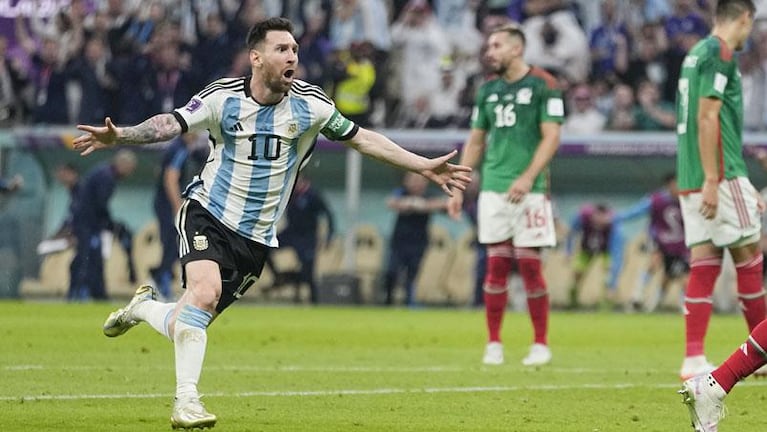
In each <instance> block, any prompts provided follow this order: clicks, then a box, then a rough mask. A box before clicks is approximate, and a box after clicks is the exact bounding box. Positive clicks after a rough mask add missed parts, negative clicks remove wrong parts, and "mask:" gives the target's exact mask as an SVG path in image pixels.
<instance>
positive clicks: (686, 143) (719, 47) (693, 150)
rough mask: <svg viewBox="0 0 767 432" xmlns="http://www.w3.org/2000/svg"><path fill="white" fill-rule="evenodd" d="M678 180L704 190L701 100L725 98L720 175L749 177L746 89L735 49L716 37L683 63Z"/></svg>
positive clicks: (721, 114)
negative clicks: (745, 146) (745, 157)
mask: <svg viewBox="0 0 767 432" xmlns="http://www.w3.org/2000/svg"><path fill="white" fill-rule="evenodd" d="M676 96H677V97H676V118H677V126H676V135H677V159H676V169H677V181H678V182H679V189H680V190H682V191H694V190H700V188H701V187H703V180H704V178H705V176H704V173H703V166H702V165H701V162H700V149H699V147H698V134H699V132H698V120H697V117H698V106H699V101H700V99H701V98H716V99H719V100H721V101H722V109H721V110H720V111H719V137H718V141H719V149H718V152H717V153H718V154H717V160H718V166H719V179H720V180H721V179H731V178H734V177H745V176H747V175H748V173H747V170H746V162H745V160H743V137H742V130H743V89H742V88H741V83H740V71H739V70H738V64H737V61H736V59H735V58H734V56H733V53H732V51H731V50H730V49H729V48H728V47H727V45H726V44H725V43H724V41H722V40H721V39H719V38H718V37H716V36H709V37H707V38H705V39H703V40H701V41H700V42H698V43H697V44H695V46H694V47H692V49H691V50H690V52H689V53H688V54H687V56H686V57H685V59H684V62H683V63H682V71H681V73H680V76H679V87H678V89H677V95H676Z"/></svg>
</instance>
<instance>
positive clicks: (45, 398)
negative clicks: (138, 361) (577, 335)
mask: <svg viewBox="0 0 767 432" xmlns="http://www.w3.org/2000/svg"><path fill="white" fill-rule="evenodd" d="M635 387H642V388H659V389H660V388H672V387H679V386H678V385H676V386H672V385H668V384H664V385H650V386H648V385H638V384H630V383H625V384H610V385H607V384H582V385H531V386H494V387H441V388H440V387H433V388H414V389H404V388H377V389H360V390H354V389H340V390H288V391H254V392H239V393H223V392H221V393H205V397H275V396H282V397H295V396H339V395H342V396H355V395H356V396H359V395H363V396H364V395H391V394H403V393H412V394H419V393H488V392H516V391H521V390H525V391H529V390H541V391H556V390H576V389H580V390H587V389H595V390H615V389H626V388H635ZM172 397H173V395H172V394H170V393H168V394H160V393H144V394H141V393H126V394H68V395H38V396H31V395H27V396H0V401H21V400H23V401H67V400H83V399H157V398H172Z"/></svg>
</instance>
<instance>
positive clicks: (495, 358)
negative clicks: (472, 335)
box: [482, 342, 503, 365]
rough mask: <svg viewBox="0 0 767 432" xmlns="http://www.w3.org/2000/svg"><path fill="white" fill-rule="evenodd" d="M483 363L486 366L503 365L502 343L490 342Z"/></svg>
mask: <svg viewBox="0 0 767 432" xmlns="http://www.w3.org/2000/svg"><path fill="white" fill-rule="evenodd" d="M482 363H484V364H486V365H499V364H503V345H502V344H501V343H500V342H489V343H488V344H487V346H486V347H485V355H484V356H483V357H482Z"/></svg>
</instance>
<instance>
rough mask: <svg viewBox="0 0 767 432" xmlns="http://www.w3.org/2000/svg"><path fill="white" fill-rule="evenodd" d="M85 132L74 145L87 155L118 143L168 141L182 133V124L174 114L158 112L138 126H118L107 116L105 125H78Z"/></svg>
mask: <svg viewBox="0 0 767 432" xmlns="http://www.w3.org/2000/svg"><path fill="white" fill-rule="evenodd" d="M77 129H80V130H81V131H83V132H85V133H84V134H83V135H80V136H79V137H77V138H75V140H74V141H73V142H72V146H73V147H74V149H75V150H79V151H80V154H81V155H83V156H85V155H87V154H90V153H92V152H93V151H95V150H99V149H102V148H106V147H110V146H113V145H117V144H148V143H155V142H162V141H167V140H169V139H171V138H175V137H176V136H178V135H179V134H181V125H180V124H179V122H178V120H176V118H175V117H174V116H173V114H157V115H156V116H154V117H150V118H148V119H146V120H144V121H143V122H142V123H140V124H138V125H136V126H126V127H117V126H115V125H114V123H112V119H111V118H109V117H107V118H106V119H105V120H104V126H88V125H77Z"/></svg>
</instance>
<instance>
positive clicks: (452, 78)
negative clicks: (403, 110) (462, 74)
mask: <svg viewBox="0 0 767 432" xmlns="http://www.w3.org/2000/svg"><path fill="white" fill-rule="evenodd" d="M457 74H458V72H457V71H456V70H455V68H454V67H453V65H452V64H450V63H448V62H446V63H445V64H443V65H442V67H441V68H440V75H439V78H440V88H439V90H438V91H436V92H434V93H432V94H431V95H430V97H429V105H428V108H427V109H426V110H424V112H422V114H423V117H424V121H423V123H421V122H418V123H416V126H417V127H418V126H419V124H420V125H422V126H423V127H426V128H434V129H442V128H455V127H467V126H468V121H469V113H468V112H467V113H466V114H465V115H464V114H463V113H462V110H461V106H460V105H459V102H460V97H461V92H462V91H463V84H464V81H465V80H461V79H459V78H458V77H457V76H456V75H457Z"/></svg>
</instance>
